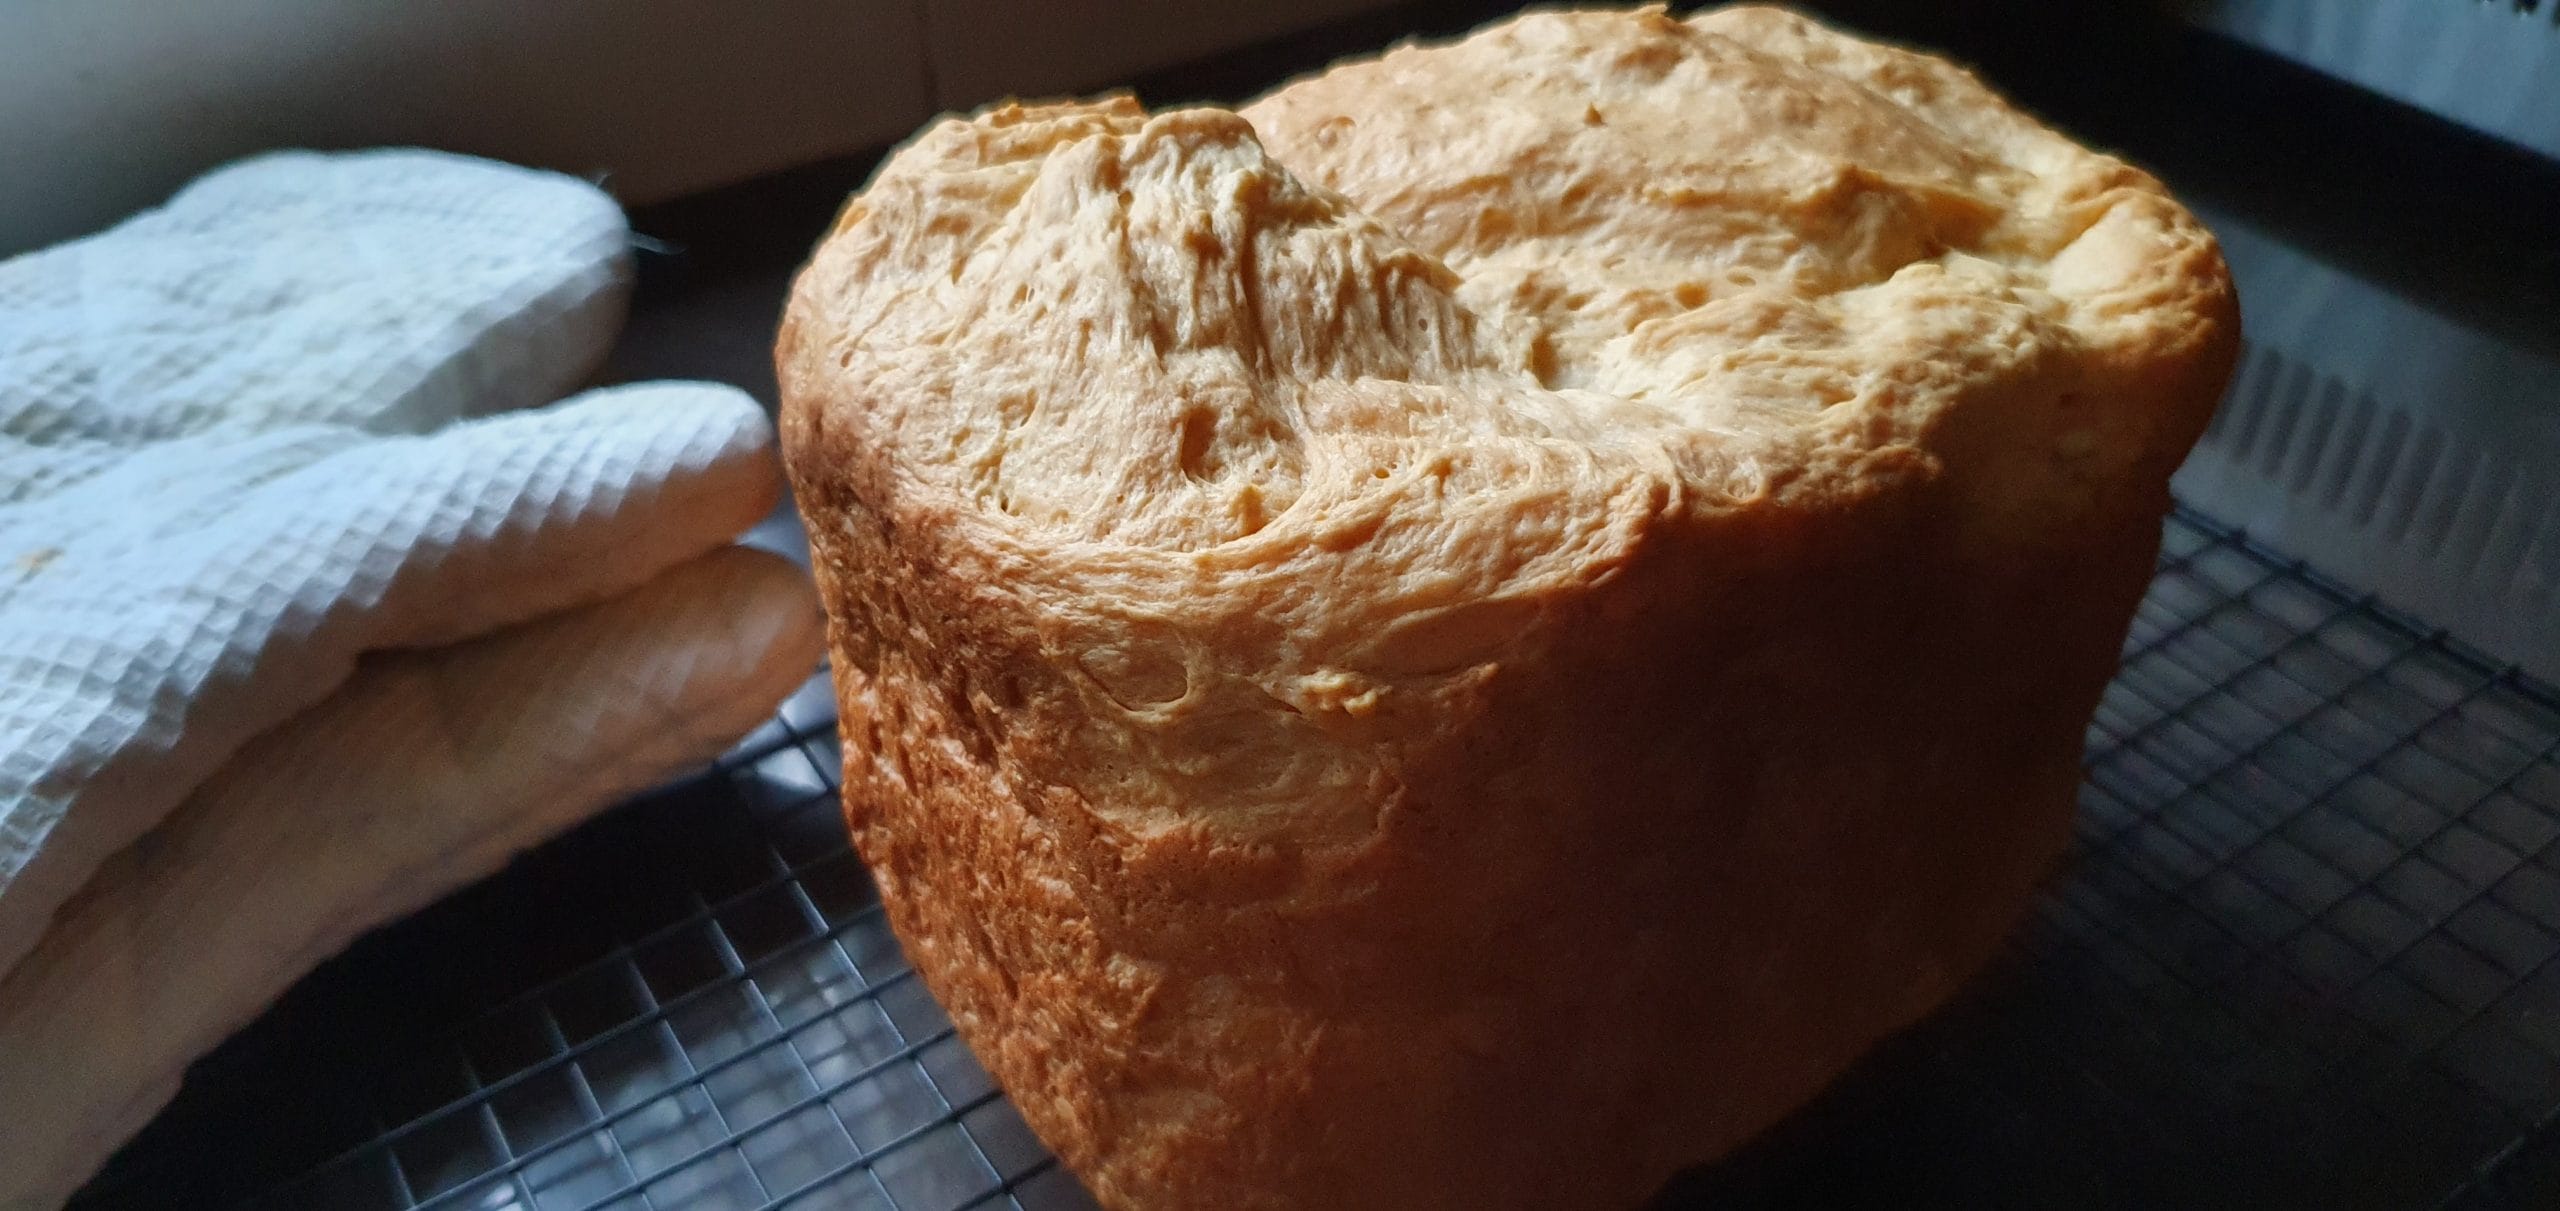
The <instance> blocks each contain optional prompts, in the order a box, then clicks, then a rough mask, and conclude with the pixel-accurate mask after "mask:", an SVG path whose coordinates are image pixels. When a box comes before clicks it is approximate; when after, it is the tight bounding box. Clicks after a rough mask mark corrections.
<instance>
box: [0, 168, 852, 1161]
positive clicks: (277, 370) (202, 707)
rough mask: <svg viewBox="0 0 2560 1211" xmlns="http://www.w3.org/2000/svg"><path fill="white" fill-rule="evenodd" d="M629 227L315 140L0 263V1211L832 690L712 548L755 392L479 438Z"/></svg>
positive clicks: (603, 338) (564, 414) (525, 396)
mask: <svg viewBox="0 0 2560 1211" xmlns="http://www.w3.org/2000/svg"><path fill="white" fill-rule="evenodd" d="M626 240H627V236H626V233H625V230H624V227H623V224H622V220H621V216H620V214H619V213H618V212H617V211H616V210H615V208H614V206H613V204H612V202H611V201H610V200H609V199H607V198H605V197H604V196H603V195H602V194H600V193H598V192H597V191H595V190H593V189H591V188H589V187H587V186H585V185H583V184H581V183H579V182H576V181H573V180H569V179H566V178H562V177H557V176H552V175H549V174H542V173H535V172H530V171H526V170H522V169H515V168H509V167H505V166H501V165H495V164H490V163H486V162H481V161H473V160H465V159H460V158H456V157H450V156H442V155H435V154H431V153H421V152H374V153H364V154H358V155H342V156H321V155H307V154H304V155H286V156H272V157H266V158H262V159H258V160H253V161H249V162H245V163H243V164H239V165H236V166H233V167H231V168H228V169H224V170H222V171H220V172H217V173H215V174H213V175H211V176H209V177H207V178H205V179H203V180H201V181H199V182H197V183H196V184H194V185H192V186H190V187H189V188H187V189H186V190H184V191H182V192H181V193H180V194H179V195H178V196H177V197H176V198H174V199H172V201H171V202H170V203H169V204H168V205H167V206H166V207H165V208H163V209H161V210H159V211H155V212H152V213H150V214H146V215H143V216H141V217H138V218H136V219H134V220H132V221H130V222H128V223H126V224H124V225H122V226H120V227H117V228H115V229H114V230H111V231H109V232H106V233H104V234H102V235H99V236H96V237H92V238H90V239H87V240H83V241H80V242H77V243H73V244H69V245H64V246H62V247H58V248H54V249H49V250H46V251H43V252H39V253H34V254H30V255H28V256H25V257H21V258H18V259H16V260H12V261H8V262H5V263H0V1206H11V1207H14V1206H21V1205H23V1206H51V1205H55V1204H57V1203H59V1202H60V1201H61V1200H62V1199H63V1198H64V1197H67V1195H68V1194H69V1192H70V1191H71V1190H72V1189H73V1188H74V1187H75V1186H76V1184H77V1183H78V1182H79V1181H80V1180H81V1179H83V1178H84V1177H85V1176H86V1175H87V1174H88V1172H89V1171H90V1170H91V1169H92V1168H93V1167H94V1166H95V1165H96V1163H98V1162H99V1161H101V1160H103V1159H104V1158H105V1156H106V1155H107V1154H108V1153H109V1152H111V1151H112V1150H113V1148H114V1147H115V1146H116V1144H117V1143H119V1142H120V1141H121V1139H122V1138H123V1135H124V1134H125V1133H127V1132H129V1131H131V1130H132V1129H134V1128H136V1127H138V1126H139V1125H140V1124H141V1123H142V1122H143V1121H144V1120H145V1119H147V1117H148V1116H149V1114H150V1113H151V1112H152V1111H153V1110H154V1109H156V1107H157V1106H158V1105H159V1104H160V1103H161V1102H162V1101H164V1100H165V1098H166V1097H167V1095H168V1093H169V1092H170V1090H171V1089H172V1088H174V1085H175V1082H176V1079H177V1077H178V1074H179V1072H180V1071H181V1070H182V1069H183V1066H184V1064H185V1063H186V1062H187V1061H188V1060H190V1059H192V1057H193V1056H194V1055H195V1054H197V1053H198V1052H200V1051H201V1050H203V1048H204V1047H206V1046H209V1045H210V1044H211V1043H212V1042H214V1041H216V1040H218V1039H219V1038H220V1037H221V1036H222V1034H223V1033H225V1032H227V1031H228V1030H229V1029H231V1028H233V1027H236V1026H237V1025H238V1024H239V1023H240V1022H241V1021H242V1020H244V1019H245V1018H246V1017H247V1016H249V1015H250V1014H252V1013H254V1012H255V1011H256V1009H257V1008H258V1007H259V1006H261V1005H263V1004H264V1003H265V1002H266V1001H267V1000H268V999H269V998H271V997H272V996H273V995H274V994H276V993H277V992H280V991H281V990H282V989H283V988H284V987H285V986H286V985H287V984H289V983H290V981H291V980H292V979H293V978H295V977H296V976H298V975H299V974H300V973H301V971H303V970H304V969H306V968H307V967H308V966H310V964H311V963H313V962H316V961H317V960H318V959H319V958H321V957H324V956H325V955H326V954H327V953H328V952H329V951H330V950H332V949H334V948H335V947H336V946H338V945H341V944H343V943H344V942H345V941H346V940H347V939H348V938H350V937H352V936H353V934H354V933H356V932H358V931H360V930H362V929H364V928H367V927H369V926H371V925H373V924H377V923H379V922H381V921H383V920H385V919H388V918H389V917H391V916H395V915H397V914H398V913H400V912H403V911H406V910H408V909H410V908H413V907H415V906H416V905H417V904H419V903H421V902H423V901H424V900H426V899H429V898H432V897H433V896H435V895H437V894H440V893H441V892H443V891H445V890H448V889H450V888H451V887H453V886H455V885H457V884H458V883H460V882H462V881H465V880H467V879H469V878H472V877H475V876H477V875H479V874H482V873H485V872H486V871H487V870H488V869H489V868H490V867H491V866H493V865H494V864H495V863H497V862H498V861H500V860H502V859H503V858H504V857H505V856H506V855H507V854H508V853H511V852H513V851H514V850H515V849H517V848H520V847H522V846H523V845H526V844H529V843H531V842H532V841H534V840H538V839H539V838H541V837H542V836H544V835H547V834H548V833H550V832H552V831H556V830H557V829H558V828H560V827H562V826H564V825H566V824H567V823H569V822H571V821H573V820H575V819H577V818H579V817H580V816H582V815H584V814H586V813H588V812H591V811H592V810H594V809H595V808H598V807H601V806H603V805H604V804H605V803H607V802H609V801H610V800H611V799H612V798H613V797H615V796H616V795H618V794H620V793H622V792H624V791H627V790H628V789H631V788H632V787H635V786H638V785H642V784H645V783H646V782H649V781H651V780H654V779H656V778H658V777H660V776H663V775H664V774H666V773H669V772H671V771H673V770H674V769H677V768H680V767H681V766H683V765H685V764H687V763H690V762H694V761H699V760H701V759H702V758H704V757H706V756H709V755H710V754H712V753H714V752H716V751H718V749H719V748H720V747H721V746H722V745H723V744H724V743H725V742H726V741H727V740H729V739H731V738H734V736H735V735H736V734H738V733H739V732H742V731H744V730H745V729H746V728H747V727H749V726H751V725H752V724H753V722H754V721H755V719H756V718H758V717H760V716H761V714H762V713H763V712H764V711H766V710H768V709H770V708H771V706H772V705H773V704H774V703H775V702H777V701H778V700H779V699H780V698H781V697H782V696H783V695H784V694H786V693H787V692H788V691H789V690H790V689H791V688H792V687H793V686H795V685H796V684H798V682H799V681H800V679H801V678H802V677H803V676H805V675H806V673H807V671H808V670H809V669H810V668H811V667H812V666H814V664H815V663H816V659H817V654H818V647H819V630H820V622H819V616H818V613H817V609H816V605H815V603H814V601H813V599H812V595H811V594H810V592H809V590H808V588H807V586H806V583H805V578H804V577H802V576H800V575H799V574H798V573H797V572H796V571H794V570H792V569H790V568H789V566H788V565H787V564H784V563H783V562H781V561H779V560H776V559H774V558H772V557H769V556H763V555H759V554H755V553H752V552H729V553H718V554H715V553H714V552H717V551H719V549H720V548H722V547H724V546H725V545H726V544H727V543H728V542H729V541H730V540H731V539H733V538H734V537H735V536H736V535H737V534H739V533H740V532H742V531H743V530H745V529H746V528H747V527H749V526H750V525H752V524H754V523H755V522H756V521H757V520H758V519H760V518H761V517H763V516H764V515H765V514H766V513H767V512H768V511H769V510H770V509H771V508H772V506H773V505H774V503H775V501H776V499H777V497H778V495H779V490H780V489H779V476H778V470H777V468H776V466H775V460H774V455H773V437H772V430H771V426H770V424H769V423H768V422H767V421H766V419H765V417H764V415H763V414H762V412H761V411H760V410H759V409H758V408H757V407H756V406H755V404H754V403H753V402H752V401H750V400H748V399H747V398H746V397H744V396H743V395H741V394H739V393H738V392H736V391H734V390H731V389H728V388H723V387H714V386H707V385H683V384H658V385H648V386H641V387H631V388H622V389H617V390H610V391H598V392H591V393H588V394H586V395H583V396H580V397H578V398H576V399H572V400H569V401H566V402H563V403H560V404H556V405H552V406H550V407H546V408H542V409H540V410H538V411H530V412H516V413H512V414H509V415H504V416H499V417H494V418H489V419H481V420H466V419H464V418H466V417H469V416H472V415H474V414H477V413H483V412H491V411H499V410H504V409H512V408H518V407H522V406H525V405H530V404H537V403H541V402H542V401H546V400H550V399H554V398H557V397H558V396H559V395H560V394H561V393H562V392H563V391H565V390H567V389H569V388H570V387H571V386H572V385H574V384H575V383H576V382H578V381H579V380H580V379H581V378H583V377H584V376H585V375H586V374H588V373H589V372H590V371H591V370H592V368H593V366H594V365H595V364H596V362H597V361H598V360H599V359H600V358H601V356H602V354H603V352H604V350H605V349H606V347H607V346H608V345H609V344H610V342H611V340H612V337H613V334H614V332H615V330H616V329H617V327H618V326H619V323H620V318H621V309H622V300H623V294H624V287H625V283H626V281H627V268H626V265H625V262H624V248H625V244H626ZM482 636H486V637H485V638H479V637H482ZM369 653H371V654H375V655H370V656H369V655H368V654H369ZM360 665H361V667H362V668H363V670H364V671H363V672H362V673H358V669H359V667H360ZM351 676H352V678H353V679H352V680H351V679H350V678H351ZM253 737H254V738H256V739H255V740H254V742H253V739H252V738H253ZM244 745H246V746H248V747H246V748H244V747H243V746H244ZM181 805H183V806H181ZM173 812H174V813H176V814H174V815H173V814H172V813H173ZM31 951H32V952H33V953H32V955H31V954H30V952H31Z"/></svg>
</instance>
